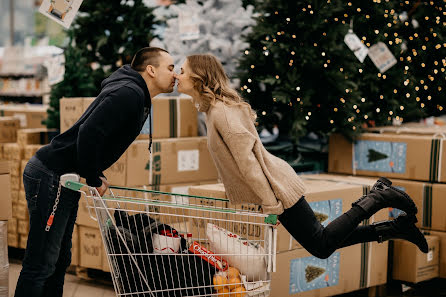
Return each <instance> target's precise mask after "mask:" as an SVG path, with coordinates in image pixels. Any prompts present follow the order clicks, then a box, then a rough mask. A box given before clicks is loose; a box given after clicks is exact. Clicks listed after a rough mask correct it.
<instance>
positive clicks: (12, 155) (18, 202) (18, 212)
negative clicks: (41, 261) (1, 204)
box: [0, 118, 56, 249]
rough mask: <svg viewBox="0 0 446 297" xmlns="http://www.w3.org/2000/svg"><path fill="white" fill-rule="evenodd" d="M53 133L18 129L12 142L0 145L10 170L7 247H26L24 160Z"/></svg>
mask: <svg viewBox="0 0 446 297" xmlns="http://www.w3.org/2000/svg"><path fill="white" fill-rule="evenodd" d="M0 119H1V118H0ZM17 121H18V120H17ZM55 133H56V130H49V129H46V128H31V129H18V130H17V132H16V141H15V142H8V143H3V144H2V159H4V160H7V161H8V162H9V166H10V172H11V197H12V207H13V217H12V219H11V220H10V221H9V230H8V244H9V246H12V247H18V248H23V249H24V248H26V242H27V238H28V232H29V213H28V207H27V203H26V198H25V190H24V188H23V171H24V169H25V166H26V164H27V162H28V160H29V159H30V158H31V157H32V156H33V155H34V154H35V152H36V151H37V150H38V149H39V148H40V147H41V146H42V145H44V144H46V143H48V142H49V140H50V139H51V137H52V136H53V135H54V134H55Z"/></svg>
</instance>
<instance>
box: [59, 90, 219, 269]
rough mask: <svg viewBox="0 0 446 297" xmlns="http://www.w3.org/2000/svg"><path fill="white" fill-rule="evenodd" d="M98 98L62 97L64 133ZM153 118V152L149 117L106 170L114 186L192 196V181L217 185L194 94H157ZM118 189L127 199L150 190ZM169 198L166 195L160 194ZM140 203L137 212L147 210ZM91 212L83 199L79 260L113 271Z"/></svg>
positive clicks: (97, 267) (83, 265) (79, 213)
mask: <svg viewBox="0 0 446 297" xmlns="http://www.w3.org/2000/svg"><path fill="white" fill-rule="evenodd" d="M93 100H94V98H63V99H61V101H60V106H61V132H63V131H65V130H67V129H69V127H71V126H72V125H73V124H74V123H75V122H76V121H77V120H78V119H79V118H80V116H81V115H82V114H83V113H84V112H85V111H86V110H87V108H88V106H89V105H90V104H91V102H92V101H93ZM152 122H153V129H152V130H153V132H152V137H153V143H152V148H151V150H152V154H149V131H150V130H149V127H150V123H149V122H148V120H147V122H146V123H145V125H144V127H143V129H142V131H141V134H140V136H139V137H138V138H137V140H135V141H134V142H133V143H132V144H131V145H130V147H129V148H128V149H127V150H126V152H125V153H124V154H123V155H122V156H121V158H120V159H119V160H118V161H117V162H116V163H114V164H113V165H112V166H111V167H110V168H109V169H107V170H106V171H105V172H104V175H105V176H106V177H107V180H108V181H109V183H110V184H111V185H114V186H120V187H130V188H139V189H147V190H157V191H161V192H173V193H180V194H187V193H188V188H189V187H190V186H192V185H200V184H206V183H215V181H216V180H217V179H218V174H217V171H216V168H215V166H214V164H213V161H212V159H211V156H210V154H209V152H208V149H207V140H206V137H198V136H197V134H198V128H197V127H198V123H197V110H196V108H195V107H194V106H193V104H192V102H191V100H190V98H185V97H157V98H153V99H152ZM113 192H114V194H115V195H121V196H125V197H135V198H141V199H142V198H144V193H140V192H135V191H128V190H125V189H124V190H114V191H113ZM153 196H155V195H153ZM167 196H168V195H160V198H162V197H164V198H166V197H167ZM151 197H152V196H151ZM151 199H152V198H151ZM134 207H135V208H137V209H135V210H138V208H141V206H138V205H136V206H134ZM91 214H92V215H93V216H95V214H94V209H91V208H90V209H89V208H88V207H87V204H86V200H85V199H84V198H81V201H80V204H79V211H78V217H77V221H76V224H77V232H78V238H76V239H78V240H79V254H78V255H74V258H78V259H79V266H81V267H86V268H95V269H102V270H104V271H109V267H108V261H107V258H106V253H105V251H104V250H103V247H102V246H103V244H102V239H101V235H100V231H99V229H98V223H97V222H96V221H94V220H93V219H92V218H91V216H90V215H91ZM75 236H76V235H73V238H74V237H75ZM76 239H74V240H76ZM73 246H74V244H73Z"/></svg>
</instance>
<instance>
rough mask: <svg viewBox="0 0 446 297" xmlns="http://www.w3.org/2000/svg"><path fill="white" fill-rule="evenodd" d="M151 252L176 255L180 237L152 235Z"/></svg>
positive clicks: (179, 245)
mask: <svg viewBox="0 0 446 297" xmlns="http://www.w3.org/2000/svg"><path fill="white" fill-rule="evenodd" d="M152 244H153V252H154V253H157V254H174V253H178V251H179V250H180V247H181V237H178V235H177V236H176V237H175V236H173V235H170V236H169V235H160V234H157V233H155V234H153V235H152Z"/></svg>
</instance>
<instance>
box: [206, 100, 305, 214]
mask: <svg viewBox="0 0 446 297" xmlns="http://www.w3.org/2000/svg"><path fill="white" fill-rule="evenodd" d="M206 114H207V132H208V147H209V151H210V153H211V156H212V158H213V159H214V163H215V166H216V167H217V170H218V173H219V175H220V177H221V179H222V182H223V184H224V185H225V188H226V195H227V197H228V199H229V200H230V201H231V202H233V203H256V204H260V205H262V208H263V212H264V213H267V214H281V213H282V212H283V211H284V209H287V208H289V207H291V206H293V205H294V204H295V203H296V202H297V201H298V200H299V199H300V198H301V197H302V195H303V194H304V193H305V185H304V183H303V182H302V180H301V179H300V178H299V176H297V175H296V173H295V172H294V170H293V168H291V166H290V165H288V163H286V162H285V161H283V160H282V159H279V158H277V157H275V156H273V155H272V154H270V153H269V152H268V151H267V150H266V149H265V148H264V147H263V145H262V143H261V141H260V138H259V135H258V133H257V131H256V129H255V126H254V123H253V121H252V119H251V115H250V110H249V107H248V106H245V105H225V104H224V103H223V102H222V101H217V103H216V104H215V105H214V106H210V107H209V109H208V110H207V112H206Z"/></svg>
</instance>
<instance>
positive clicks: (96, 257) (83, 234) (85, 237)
mask: <svg viewBox="0 0 446 297" xmlns="http://www.w3.org/2000/svg"><path fill="white" fill-rule="evenodd" d="M78 232H79V252H80V253H79V255H80V258H79V265H80V266H82V267H87V268H95V269H102V250H103V248H102V239H101V233H100V231H99V229H98V228H91V227H86V226H79V228H78Z"/></svg>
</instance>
